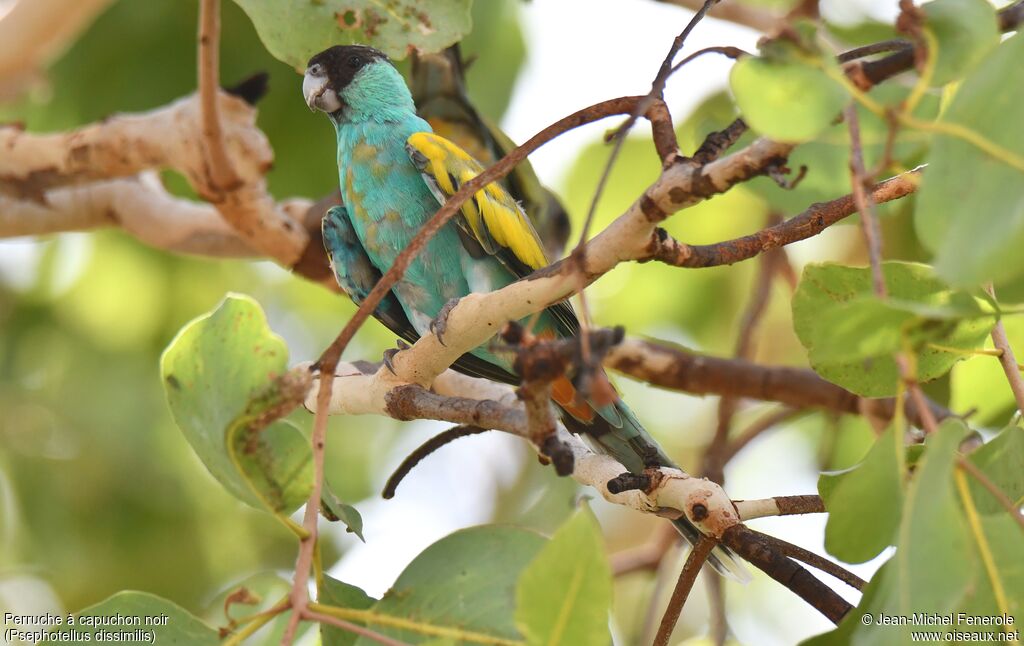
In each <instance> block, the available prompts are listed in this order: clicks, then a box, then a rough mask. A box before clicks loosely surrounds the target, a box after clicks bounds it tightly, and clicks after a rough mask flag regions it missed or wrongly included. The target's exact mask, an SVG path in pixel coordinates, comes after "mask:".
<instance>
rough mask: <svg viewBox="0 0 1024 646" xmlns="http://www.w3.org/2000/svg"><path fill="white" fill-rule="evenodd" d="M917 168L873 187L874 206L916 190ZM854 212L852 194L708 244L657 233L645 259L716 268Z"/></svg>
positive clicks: (804, 235)
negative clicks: (777, 222)
mask: <svg viewBox="0 0 1024 646" xmlns="http://www.w3.org/2000/svg"><path fill="white" fill-rule="evenodd" d="M919 175H920V169H915V170H912V171H910V172H907V173H903V174H901V175H897V176H895V177H891V178H889V179H887V180H885V181H883V182H879V183H878V184H875V185H874V187H872V190H871V197H872V198H873V199H874V201H875V202H876V203H879V204H880V203H883V202H890V201H892V200H896V199H899V198H901V197H905V196H907V195H909V194H911V193H913V192H914V191H916V190H917V181H918V177H919ZM856 212H857V205H856V202H855V200H854V197H853V195H845V196H843V197H840V198H838V199H835V200H832V201H830V202H819V203H817V204H812V205H811V206H810V208H808V209H807V210H806V211H804V212H803V213H801V214H799V215H797V216H795V217H792V218H790V219H788V220H786V221H785V222H781V223H779V224H777V225H775V226H772V227H768V228H767V229H762V230H761V231H758V232H757V233H754V234H751V235H748V236H743V237H742V238H736V239H734V240H727V241H725V242H718V243H715V244H710V245H688V244H685V243H682V242H679V241H678V240H675V239H674V238H672V237H671V236H669V235H668V233H667V232H665V231H663V230H659V236H658V238H657V240H655V241H654V243H653V244H652V248H651V250H650V254H649V255H648V256H647V257H646V258H644V260H658V261H661V262H664V263H666V264H669V265H673V266H676V267H717V266H719V265H732V264H734V263H737V262H741V261H743V260H749V259H750V258H753V257H754V256H757V255H758V254H760V253H763V252H765V251H767V250H769V249H775V248H777V247H783V246H785V245H788V244H792V243H794V242H798V241H800V240H806V239H807V238H811V237H813V236H816V235H818V234H819V233H821V232H822V231H824V230H825V229H827V228H828V227H830V226H832V225H833V224H835V223H836V222H839V221H840V220H842V219H843V218H845V217H847V216H850V215H852V214H853V213H856Z"/></svg>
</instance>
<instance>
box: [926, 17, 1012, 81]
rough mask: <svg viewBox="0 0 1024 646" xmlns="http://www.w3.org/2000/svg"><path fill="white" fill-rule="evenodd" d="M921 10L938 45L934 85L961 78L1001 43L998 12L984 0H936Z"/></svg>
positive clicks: (927, 26)
mask: <svg viewBox="0 0 1024 646" xmlns="http://www.w3.org/2000/svg"><path fill="white" fill-rule="evenodd" d="M921 9H922V10H923V11H924V14H925V18H926V21H925V29H927V30H928V31H930V32H931V33H932V35H933V36H935V40H936V41H937V43H938V53H937V57H936V59H935V72H934V73H933V76H932V79H931V82H932V85H945V84H946V83H949V82H950V81H955V80H956V79H958V78H961V77H962V76H964V74H966V73H967V72H969V71H970V70H971V69H972V68H973V67H974V66H975V65H977V63H978V61H980V60H981V59H982V58H983V57H984V56H985V54H987V53H988V52H989V50H991V49H992V48H993V47H995V46H996V45H997V44H999V24H998V20H997V19H996V11H995V8H994V7H993V6H992V5H991V4H990V3H988V2H986V1H985V0H935V1H934V2H928V3H926V4H923V5H921Z"/></svg>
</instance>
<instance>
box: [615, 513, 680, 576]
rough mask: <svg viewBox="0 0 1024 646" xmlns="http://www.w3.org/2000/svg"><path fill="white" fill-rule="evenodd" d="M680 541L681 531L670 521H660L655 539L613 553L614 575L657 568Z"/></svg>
mask: <svg viewBox="0 0 1024 646" xmlns="http://www.w3.org/2000/svg"><path fill="white" fill-rule="evenodd" d="M678 542H679V533H678V532H677V531H676V529H675V528H674V527H673V526H672V525H670V524H668V523H660V524H659V525H658V528H657V530H656V533H655V535H654V539H653V540H650V541H647V542H645V543H644V544H643V545H637V546H636V547H631V548H629V549H625V550H622V551H621V552H616V553H615V554H612V556H611V566H612V575H614V576H616V577H619V576H625V575H626V574H631V573H633V572H644V571H647V570H655V569H657V568H658V566H659V565H661V562H662V560H664V558H665V555H666V554H668V552H669V551H670V550H671V549H672V547H673V546H674V545H675V544H676V543H678Z"/></svg>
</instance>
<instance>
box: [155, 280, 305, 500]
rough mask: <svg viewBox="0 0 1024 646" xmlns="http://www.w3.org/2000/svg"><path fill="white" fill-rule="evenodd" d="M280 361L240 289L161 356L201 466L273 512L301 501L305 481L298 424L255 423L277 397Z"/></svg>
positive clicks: (283, 349) (171, 398) (280, 349)
mask: <svg viewBox="0 0 1024 646" xmlns="http://www.w3.org/2000/svg"><path fill="white" fill-rule="evenodd" d="M287 365H288V348H287V346H285V343H284V341H283V340H282V339H281V338H280V337H278V336H277V335H275V334H274V333H273V332H271V331H270V329H269V328H268V327H267V320H266V317H265V316H264V314H263V310H262V309H260V306H259V305H258V304H257V303H256V302H255V301H253V300H252V299H251V298H249V297H247V296H241V295H228V296H227V297H226V298H225V299H224V301H223V302H221V304H220V305H219V306H218V307H217V309H216V310H214V311H213V312H212V313H210V314H207V315H204V316H201V317H199V318H198V319H196V320H194V321H192V322H191V323H189V324H188V325H186V326H185V328H183V329H182V331H181V332H179V333H178V336H177V337H175V339H174V340H173V341H172V342H171V345H170V346H168V348H167V350H166V351H165V352H164V355H163V358H162V359H161V374H162V376H163V382H164V389H165V391H166V392H167V401H168V403H169V404H170V407H171V413H172V415H173V417H174V421H175V422H177V424H178V427H179V428H180V429H181V431H182V432H183V433H184V434H185V438H186V439H187V440H188V442H189V444H191V445H192V448H193V449H194V450H195V452H196V454H197V455H198V456H199V458H200V459H201V460H202V461H203V463H204V464H205V465H206V468H207V469H209V471H210V473H211V474H213V476H214V477H215V478H217V480H218V481H220V483H221V484H222V485H224V487H225V488H226V489H227V490H228V491H229V492H231V493H232V494H233V495H234V496H236V497H237V498H238V499H240V500H242V501H244V502H246V503H248V504H250V505H252V506H253V507H256V508H258V509H267V510H270V511H272V512H277V513H285V512H290V511H293V510H294V509H296V508H297V507H298V506H299V505H301V504H302V503H303V502H304V501H305V500H306V498H307V497H308V496H309V491H310V488H311V487H312V482H313V476H312V463H311V452H310V448H309V444H308V443H307V442H306V440H305V438H304V437H303V436H302V434H301V433H300V432H299V430H298V429H297V428H295V427H294V426H293V425H291V424H289V423H286V422H275V423H274V424H272V425H270V426H269V427H266V428H261V427H262V425H263V423H262V422H261V419H263V418H264V417H265V416H267V415H270V414H271V413H272V412H273V411H274V410H275V408H277V407H279V406H281V403H282V400H283V399H284V398H285V394H284V392H283V389H282V388H279V387H277V386H278V382H276V381H275V380H276V379H277V378H278V377H280V376H282V375H284V374H285V372H286V370H287Z"/></svg>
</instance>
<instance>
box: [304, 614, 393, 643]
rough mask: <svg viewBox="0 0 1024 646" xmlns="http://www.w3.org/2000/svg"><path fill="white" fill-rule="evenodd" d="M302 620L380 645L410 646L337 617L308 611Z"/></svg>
mask: <svg viewBox="0 0 1024 646" xmlns="http://www.w3.org/2000/svg"><path fill="white" fill-rule="evenodd" d="M302 618H303V619H309V620H310V621H319V622H320V623H322V624H330V625H332V626H334V627H335V628H340V629H341V630H344V631H346V632H350V633H355V634H356V635H359V636H361V637H366V638H367V639H371V640H373V641H375V642H377V643H378V644H385V646H409V644H407V643H406V642H403V641H398V640H397V639H392V638H391V637H388V636H387V635H382V634H380V633H378V632H376V631H374V630H370V629H369V628H365V627H363V626H360V625H359V624H354V623H352V622H350V621H345V620H344V619H339V618H337V617H332V616H330V615H325V614H322V613H319V612H314V611H312V610H306V611H305V612H304V613H303V614H302Z"/></svg>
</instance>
